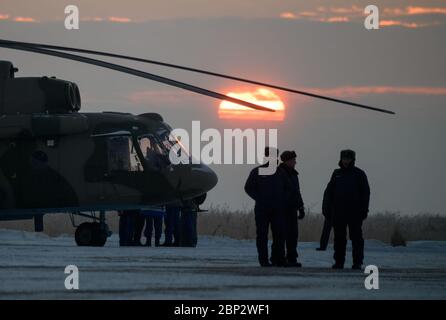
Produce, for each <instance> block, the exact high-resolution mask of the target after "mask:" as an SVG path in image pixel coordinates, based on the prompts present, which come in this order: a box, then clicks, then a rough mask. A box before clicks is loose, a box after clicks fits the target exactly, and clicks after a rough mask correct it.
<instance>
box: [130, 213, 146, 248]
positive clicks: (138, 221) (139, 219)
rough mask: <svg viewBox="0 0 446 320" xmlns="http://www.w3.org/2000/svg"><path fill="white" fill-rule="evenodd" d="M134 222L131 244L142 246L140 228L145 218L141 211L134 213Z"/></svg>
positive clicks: (142, 226)
mask: <svg viewBox="0 0 446 320" xmlns="http://www.w3.org/2000/svg"><path fill="white" fill-rule="evenodd" d="M134 223H135V228H134V232H133V239H132V245H134V246H142V243H141V236H142V230H143V229H144V224H145V223H146V219H145V217H144V216H143V215H142V214H141V212H139V213H138V214H135V215H134Z"/></svg>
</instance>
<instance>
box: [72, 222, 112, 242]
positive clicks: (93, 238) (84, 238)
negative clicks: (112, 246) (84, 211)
mask: <svg viewBox="0 0 446 320" xmlns="http://www.w3.org/2000/svg"><path fill="white" fill-rule="evenodd" d="M107 236H108V233H107V230H106V228H101V225H100V224H99V223H96V222H84V223H81V224H80V225H79V226H78V227H77V229H76V233H75V234H74V239H75V241H76V244H77V245H78V246H89V247H103V246H104V245H105V243H106V242H107Z"/></svg>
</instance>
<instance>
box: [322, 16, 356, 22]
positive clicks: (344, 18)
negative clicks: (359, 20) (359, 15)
mask: <svg viewBox="0 0 446 320" xmlns="http://www.w3.org/2000/svg"><path fill="white" fill-rule="evenodd" d="M349 21H350V19H349V18H348V17H331V18H328V19H326V20H325V21H324V22H349Z"/></svg>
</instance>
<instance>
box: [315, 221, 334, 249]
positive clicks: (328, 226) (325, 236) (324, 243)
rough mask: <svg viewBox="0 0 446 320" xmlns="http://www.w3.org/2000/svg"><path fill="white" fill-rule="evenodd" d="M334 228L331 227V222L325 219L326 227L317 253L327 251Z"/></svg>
mask: <svg viewBox="0 0 446 320" xmlns="http://www.w3.org/2000/svg"><path fill="white" fill-rule="evenodd" d="M332 227H333V226H332V225H331V222H330V220H328V219H324V226H323V228H322V234H321V240H320V243H319V248H316V250H317V251H325V250H327V247H328V241H330V233H331V228H332Z"/></svg>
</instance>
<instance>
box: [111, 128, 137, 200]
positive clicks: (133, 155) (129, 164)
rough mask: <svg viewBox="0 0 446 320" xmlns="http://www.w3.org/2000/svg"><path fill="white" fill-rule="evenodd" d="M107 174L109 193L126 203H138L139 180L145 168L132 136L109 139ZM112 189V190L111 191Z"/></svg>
mask: <svg viewBox="0 0 446 320" xmlns="http://www.w3.org/2000/svg"><path fill="white" fill-rule="evenodd" d="M106 145H107V164H108V166H107V172H106V174H105V176H106V177H107V178H108V179H106V182H109V183H110V184H111V185H108V186H107V187H108V193H109V194H112V195H113V196H116V197H119V198H125V199H123V200H125V201H127V200H128V201H137V200H138V199H139V196H140V192H139V191H138V190H137V183H136V182H137V178H138V175H141V174H142V171H143V167H142V164H141V162H140V160H139V157H138V154H137V152H136V148H135V146H134V144H133V141H132V137H131V136H111V137H107V141H106ZM110 188H112V189H110Z"/></svg>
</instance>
